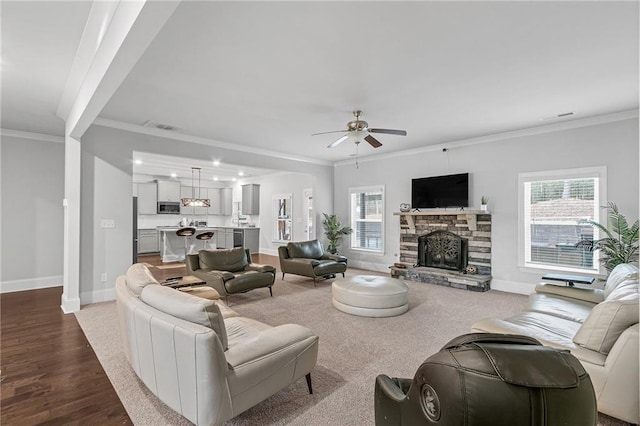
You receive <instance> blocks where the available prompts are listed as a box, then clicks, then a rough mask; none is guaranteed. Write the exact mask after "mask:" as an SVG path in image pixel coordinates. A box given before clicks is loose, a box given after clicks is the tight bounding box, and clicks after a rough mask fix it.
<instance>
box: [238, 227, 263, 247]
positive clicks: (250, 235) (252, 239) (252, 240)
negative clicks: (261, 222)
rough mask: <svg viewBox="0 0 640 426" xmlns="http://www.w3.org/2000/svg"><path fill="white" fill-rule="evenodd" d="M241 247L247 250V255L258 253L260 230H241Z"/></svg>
mask: <svg viewBox="0 0 640 426" xmlns="http://www.w3.org/2000/svg"><path fill="white" fill-rule="evenodd" d="M241 231H242V246H243V247H244V248H246V249H249V253H258V250H259V249H260V228H243V229H241Z"/></svg>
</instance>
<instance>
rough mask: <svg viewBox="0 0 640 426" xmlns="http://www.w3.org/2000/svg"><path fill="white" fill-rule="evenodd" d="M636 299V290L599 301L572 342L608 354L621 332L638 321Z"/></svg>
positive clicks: (637, 297) (637, 299)
mask: <svg viewBox="0 0 640 426" xmlns="http://www.w3.org/2000/svg"><path fill="white" fill-rule="evenodd" d="M638 301H639V296H638V293H637V292H636V293H635V294H629V295H627V296H624V297H621V298H620V299H618V300H606V301H604V302H602V303H599V304H598V305H596V306H595V307H594V308H593V310H592V311H591V313H590V314H589V316H588V317H587V319H586V320H585V321H584V323H583V324H582V326H581V327H580V329H579V330H578V332H577V333H576V335H575V337H574V338H573V342H574V343H575V344H577V345H580V346H582V347H585V348H587V349H592V350H594V351H598V352H600V353H601V354H605V355H606V354H608V353H609V351H610V350H611V348H612V347H613V345H614V343H615V342H616V341H617V340H618V337H619V336H620V335H621V334H622V332H623V331H625V330H626V329H627V328H629V327H630V326H632V325H633V324H636V323H637V322H638Z"/></svg>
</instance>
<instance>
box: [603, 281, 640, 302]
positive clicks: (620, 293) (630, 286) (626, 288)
mask: <svg viewBox="0 0 640 426" xmlns="http://www.w3.org/2000/svg"><path fill="white" fill-rule="evenodd" d="M636 293H638V280H637V279H627V280H624V281H622V282H621V283H620V284H618V285H617V286H616V288H615V289H613V290H612V291H611V292H609V294H608V295H607V299H606V300H620V299H622V298H624V297H627V296H629V295H632V294H636Z"/></svg>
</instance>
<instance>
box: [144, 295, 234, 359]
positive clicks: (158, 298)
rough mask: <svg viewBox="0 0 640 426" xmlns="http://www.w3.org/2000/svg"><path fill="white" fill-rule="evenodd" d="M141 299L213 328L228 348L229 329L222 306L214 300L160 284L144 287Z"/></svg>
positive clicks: (187, 319)
mask: <svg viewBox="0 0 640 426" xmlns="http://www.w3.org/2000/svg"><path fill="white" fill-rule="evenodd" d="M140 299H141V300H142V301H143V302H144V303H146V304H147V305H149V306H151V307H153V308H155V309H157V310H159V311H162V312H164V313H166V314H169V315H172V316H174V317H177V318H180V319H183V320H186V321H189V322H193V323H196V324H200V325H203V326H205V327H208V328H210V329H212V330H213V331H215V332H216V334H217V335H218V338H219V339H220V343H222V348H223V349H224V350H227V330H226V328H225V325H224V319H223V317H222V313H221V312H220V308H218V305H217V304H216V302H215V301H214V300H208V299H203V298H201V297H197V296H192V295H190V294H188V293H183V292H181V291H176V290H174V289H172V288H169V287H162V286H159V285H158V286H147V287H145V288H144V289H142V293H141V294H140Z"/></svg>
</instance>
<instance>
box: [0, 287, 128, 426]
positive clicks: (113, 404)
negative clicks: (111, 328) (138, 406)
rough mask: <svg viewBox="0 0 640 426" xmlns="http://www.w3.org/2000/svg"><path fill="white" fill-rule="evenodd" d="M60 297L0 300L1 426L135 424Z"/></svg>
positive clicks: (50, 291)
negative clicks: (64, 311)
mask: <svg viewBox="0 0 640 426" xmlns="http://www.w3.org/2000/svg"><path fill="white" fill-rule="evenodd" d="M61 295H62V287H54V288H47V289H40V290H30V291H21V292H15V293H4V294H1V295H0V310H1V311H0V321H1V328H0V331H1V333H2V334H1V337H0V356H1V360H0V369H1V376H0V380H1V382H0V393H1V397H0V424H2V425H20V426H22V425H130V424H133V423H132V422H131V419H130V418H129V416H128V415H127V412H126V411H125V409H124V407H123V406H122V403H121V402H120V399H118V396H117V394H116V392H115V390H114V389H113V386H112V385H111V382H109V379H108V378H107V375H106V374H105V372H104V370H103V369H102V366H101V365H100V362H99V361H98V358H97V357H96V355H95V353H94V352H93V349H92V348H91V346H90V345H89V342H88V341H87V339H86V337H85V335H84V333H83V332H82V329H81V328H80V326H79V325H78V322H77V321H76V317H75V315H73V314H66V315H65V314H64V313H63V312H62V310H61V309H60V297H61Z"/></svg>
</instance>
